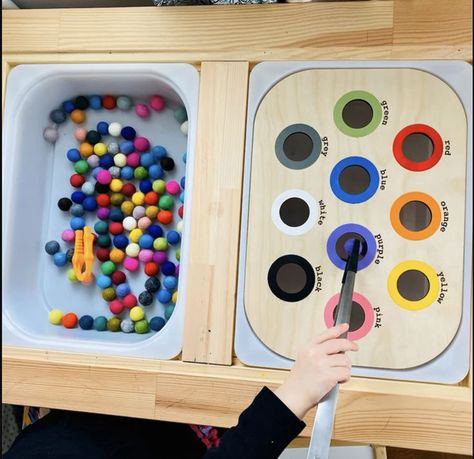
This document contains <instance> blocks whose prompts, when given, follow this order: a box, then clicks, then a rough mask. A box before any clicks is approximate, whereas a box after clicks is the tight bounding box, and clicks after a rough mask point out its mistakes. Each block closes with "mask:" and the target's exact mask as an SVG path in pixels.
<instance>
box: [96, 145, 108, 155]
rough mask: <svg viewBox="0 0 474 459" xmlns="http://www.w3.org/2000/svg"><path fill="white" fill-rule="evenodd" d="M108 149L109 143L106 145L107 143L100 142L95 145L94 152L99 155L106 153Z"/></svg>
mask: <svg viewBox="0 0 474 459" xmlns="http://www.w3.org/2000/svg"><path fill="white" fill-rule="evenodd" d="M107 150H108V149H107V145H105V143H102V142H99V143H96V144H95V145H94V153H95V154H96V155H97V156H102V155H105V154H106V153H107Z"/></svg>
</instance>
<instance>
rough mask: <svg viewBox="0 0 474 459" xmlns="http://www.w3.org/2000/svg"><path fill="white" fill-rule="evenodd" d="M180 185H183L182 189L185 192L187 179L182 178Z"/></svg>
mask: <svg viewBox="0 0 474 459" xmlns="http://www.w3.org/2000/svg"><path fill="white" fill-rule="evenodd" d="M179 184H180V185H181V188H182V189H183V190H184V188H185V185H186V177H181V180H180V181H179Z"/></svg>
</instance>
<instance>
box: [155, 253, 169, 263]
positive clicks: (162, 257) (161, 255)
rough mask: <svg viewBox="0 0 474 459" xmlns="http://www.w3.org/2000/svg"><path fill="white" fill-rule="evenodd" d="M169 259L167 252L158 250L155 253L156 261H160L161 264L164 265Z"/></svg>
mask: <svg viewBox="0 0 474 459" xmlns="http://www.w3.org/2000/svg"><path fill="white" fill-rule="evenodd" d="M167 260H168V255H167V253H166V252H163V251H161V250H157V251H156V252H155V253H154V254H153V261H154V262H155V263H158V264H159V265H162V264H163V263H164V262H165V261H167Z"/></svg>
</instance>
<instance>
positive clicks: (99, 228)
mask: <svg viewBox="0 0 474 459" xmlns="http://www.w3.org/2000/svg"><path fill="white" fill-rule="evenodd" d="M94 231H95V232H96V233H97V234H107V232H108V231H109V226H108V225H107V222H104V221H98V222H96V223H95V225H94Z"/></svg>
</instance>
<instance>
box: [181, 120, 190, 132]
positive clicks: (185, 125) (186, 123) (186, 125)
mask: <svg viewBox="0 0 474 459" xmlns="http://www.w3.org/2000/svg"><path fill="white" fill-rule="evenodd" d="M180 129H181V132H182V133H183V134H184V135H188V121H187V120H186V121H185V122H184V123H183V124H182V125H181V126H180Z"/></svg>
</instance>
